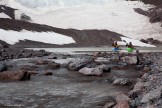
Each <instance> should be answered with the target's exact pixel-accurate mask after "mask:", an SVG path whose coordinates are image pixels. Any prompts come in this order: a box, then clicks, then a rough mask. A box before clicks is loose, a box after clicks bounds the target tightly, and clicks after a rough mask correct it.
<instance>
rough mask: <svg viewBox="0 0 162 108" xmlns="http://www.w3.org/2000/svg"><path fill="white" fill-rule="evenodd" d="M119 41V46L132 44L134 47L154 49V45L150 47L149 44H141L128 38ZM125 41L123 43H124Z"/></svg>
mask: <svg viewBox="0 0 162 108" xmlns="http://www.w3.org/2000/svg"><path fill="white" fill-rule="evenodd" d="M121 40H122V42H121V41H118V44H119V45H126V43H129V42H132V44H133V45H134V46H141V47H156V46H154V45H150V44H146V43H143V42H141V41H139V40H135V39H130V38H127V37H121ZM124 41H125V42H124Z"/></svg>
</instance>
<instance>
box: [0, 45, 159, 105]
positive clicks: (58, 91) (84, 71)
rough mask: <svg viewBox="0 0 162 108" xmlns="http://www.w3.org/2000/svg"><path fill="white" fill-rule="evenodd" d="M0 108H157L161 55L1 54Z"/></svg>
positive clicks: (16, 51)
mask: <svg viewBox="0 0 162 108" xmlns="http://www.w3.org/2000/svg"><path fill="white" fill-rule="evenodd" d="M0 60H1V62H0V89H1V94H0V107H24V108H103V107H104V108H130V107H132V108H146V107H148V108H161V106H162V101H161V90H162V86H161V84H162V83H161V78H162V74H161V69H162V64H161V61H162V55H161V53H129V54H128V53H102V52H97V53H93V54H73V55H71V54H62V53H50V52H46V51H44V50H40V51H34V50H27V49H17V48H1V50H0Z"/></svg>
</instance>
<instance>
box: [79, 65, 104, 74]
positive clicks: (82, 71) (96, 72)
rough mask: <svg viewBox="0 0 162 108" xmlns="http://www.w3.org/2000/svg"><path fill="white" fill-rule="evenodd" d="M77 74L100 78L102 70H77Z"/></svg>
mask: <svg viewBox="0 0 162 108" xmlns="http://www.w3.org/2000/svg"><path fill="white" fill-rule="evenodd" d="M79 73H81V74H84V75H96V76H100V75H102V73H103V70H102V69H100V68H87V67H85V68H82V69H80V70H79Z"/></svg>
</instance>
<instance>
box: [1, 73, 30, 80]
mask: <svg viewBox="0 0 162 108" xmlns="http://www.w3.org/2000/svg"><path fill="white" fill-rule="evenodd" d="M25 80H30V74H29V73H28V72H26V71H15V72H13V71H5V72H1V73H0V81H25Z"/></svg>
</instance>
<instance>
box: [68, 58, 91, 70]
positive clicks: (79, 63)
mask: <svg viewBox="0 0 162 108" xmlns="http://www.w3.org/2000/svg"><path fill="white" fill-rule="evenodd" d="M92 62H94V59H93V58H91V57H85V58H77V59H72V60H71V61H69V63H68V69H69V70H71V71H79V70H80V69H82V68H83V67H85V66H86V65H87V64H90V63H92Z"/></svg>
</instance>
